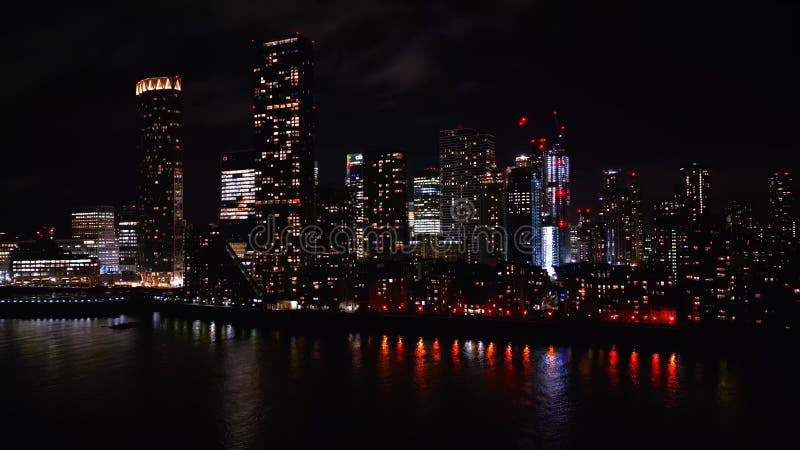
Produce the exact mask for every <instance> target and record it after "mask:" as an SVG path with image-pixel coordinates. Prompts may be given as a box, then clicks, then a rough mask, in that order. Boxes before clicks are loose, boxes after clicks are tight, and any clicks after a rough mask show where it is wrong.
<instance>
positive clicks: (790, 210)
mask: <svg viewBox="0 0 800 450" xmlns="http://www.w3.org/2000/svg"><path fill="white" fill-rule="evenodd" d="M768 233H769V236H768V241H769V245H768V250H767V251H768V253H769V260H770V263H771V265H773V266H774V267H776V268H778V269H786V268H788V266H789V265H790V262H791V259H792V253H793V250H794V248H795V247H796V241H797V222H796V221H795V218H794V195H793V186H792V176H791V174H790V173H789V172H775V173H773V174H772V177H770V179H769V226H768Z"/></svg>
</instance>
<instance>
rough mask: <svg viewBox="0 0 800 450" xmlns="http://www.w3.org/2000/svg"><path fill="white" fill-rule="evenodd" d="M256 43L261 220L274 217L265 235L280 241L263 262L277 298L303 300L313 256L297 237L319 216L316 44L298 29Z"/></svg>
mask: <svg viewBox="0 0 800 450" xmlns="http://www.w3.org/2000/svg"><path fill="white" fill-rule="evenodd" d="M252 43H253V47H254V53H255V61H254V66H253V126H254V129H255V142H254V148H255V150H256V152H257V157H256V170H257V173H256V179H257V180H258V186H257V189H258V196H257V199H256V205H257V209H258V214H260V217H261V220H262V221H267V222H270V221H272V220H274V227H273V228H272V229H268V231H267V233H269V234H271V236H262V241H264V242H270V241H271V242H273V243H275V245H274V246H272V247H271V248H270V249H269V250H268V251H264V252H262V254H261V256H260V261H259V266H260V271H261V272H262V273H263V275H264V282H265V285H266V286H265V288H266V289H265V290H266V292H267V294H268V295H269V296H270V297H271V298H272V299H273V300H276V301H282V300H298V296H302V295H303V293H302V290H303V288H302V287H301V286H300V285H301V280H300V278H299V277H298V271H299V270H300V268H301V266H304V265H305V264H306V263H307V262H308V258H307V255H304V254H303V252H301V249H300V247H299V245H298V242H297V239H298V236H299V230H300V229H301V228H302V227H304V226H306V225H310V224H312V223H313V220H314V215H313V214H314V208H313V201H314V188H315V184H314V161H315V157H314V142H313V138H314V104H313V97H312V83H313V69H314V59H313V45H312V42H311V41H310V40H308V39H306V38H305V37H303V36H300V35H299V34H298V35H295V36H288V37H284V38H282V39H277V40H270V41H253V42H252ZM268 228H269V227H268ZM284 230H286V231H287V233H285V236H288V239H284V240H282V239H281V234H282V233H281V232H282V231H284ZM282 241H283V242H282ZM284 247H285V248H284ZM300 301H302V298H300Z"/></svg>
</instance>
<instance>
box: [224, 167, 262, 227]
mask: <svg viewBox="0 0 800 450" xmlns="http://www.w3.org/2000/svg"><path fill="white" fill-rule="evenodd" d="M256 156H257V154H256V152H253V151H240V152H226V153H223V154H222V156H221V157H220V208H219V220H220V225H221V228H222V229H223V232H227V231H228V229H229V228H243V229H242V230H237V231H240V234H246V233H247V232H248V231H249V228H252V227H253V226H254V225H255V224H256V221H257V220H258V217H259V215H258V209H257V208H256V196H257V193H258V187H257V181H256V168H255V162H256ZM240 225H243V226H240ZM225 234H230V232H228V233H225Z"/></svg>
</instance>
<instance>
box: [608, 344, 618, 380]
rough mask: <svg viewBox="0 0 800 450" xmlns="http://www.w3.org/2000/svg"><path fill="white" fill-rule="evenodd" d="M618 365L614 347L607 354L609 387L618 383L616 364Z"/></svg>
mask: <svg viewBox="0 0 800 450" xmlns="http://www.w3.org/2000/svg"><path fill="white" fill-rule="evenodd" d="M618 363H619V354H618V353H617V348H616V347H611V351H610V352H608V380H609V382H610V383H611V385H616V384H617V383H619V367H618V366H617V364H618Z"/></svg>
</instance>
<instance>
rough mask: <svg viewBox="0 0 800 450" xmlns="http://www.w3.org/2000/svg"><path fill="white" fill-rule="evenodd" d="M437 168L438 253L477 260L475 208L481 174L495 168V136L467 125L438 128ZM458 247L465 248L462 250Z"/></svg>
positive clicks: (477, 218)
mask: <svg viewBox="0 0 800 450" xmlns="http://www.w3.org/2000/svg"><path fill="white" fill-rule="evenodd" d="M439 168H440V179H441V190H442V195H441V199H440V217H441V227H442V228H441V231H442V239H441V245H440V249H441V250H442V252H443V253H442V256H443V257H445V259H448V260H455V259H459V258H463V259H466V260H467V261H468V262H478V259H479V257H480V256H479V254H477V253H476V251H475V250H476V249H478V248H479V246H480V243H479V242H478V241H477V239H476V236H475V231H476V228H477V227H479V226H480V225H481V223H480V221H481V217H482V214H481V211H479V210H478V208H479V205H480V204H481V197H482V196H483V195H484V192H483V189H484V186H485V185H483V184H481V177H483V176H484V175H486V174H487V173H494V172H495V171H496V170H497V164H496V161H495V137H494V136H493V135H491V134H486V133H479V132H477V131H475V130H473V129H471V128H458V129H452V130H442V131H440V132H439ZM483 216H484V217H485V216H486V215H485V214H484V215H483ZM473 241H475V242H473ZM459 247H461V248H462V249H463V250H465V252H464V253H463V254H460V253H461V252H460V251H459Z"/></svg>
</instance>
